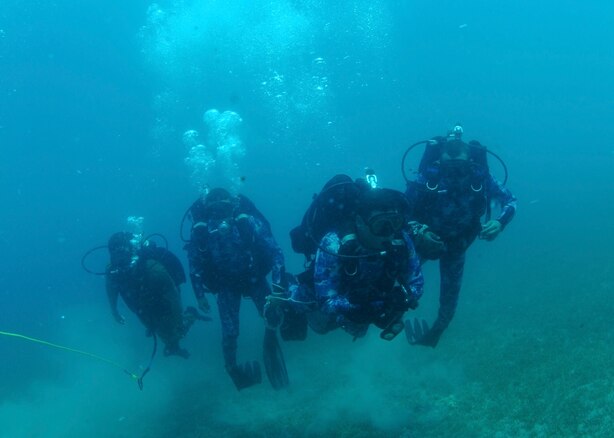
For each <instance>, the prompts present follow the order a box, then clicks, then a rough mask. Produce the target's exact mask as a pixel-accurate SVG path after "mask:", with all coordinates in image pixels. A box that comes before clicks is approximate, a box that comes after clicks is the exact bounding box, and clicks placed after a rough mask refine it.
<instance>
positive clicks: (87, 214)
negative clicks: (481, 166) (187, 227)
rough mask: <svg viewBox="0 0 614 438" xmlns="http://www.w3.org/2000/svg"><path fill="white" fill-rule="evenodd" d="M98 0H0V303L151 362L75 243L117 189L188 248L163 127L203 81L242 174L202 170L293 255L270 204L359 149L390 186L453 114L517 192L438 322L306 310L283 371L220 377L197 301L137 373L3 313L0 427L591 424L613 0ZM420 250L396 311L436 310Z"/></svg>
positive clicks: (180, 180) (250, 342)
mask: <svg viewBox="0 0 614 438" xmlns="http://www.w3.org/2000/svg"><path fill="white" fill-rule="evenodd" d="M115 3H117V4H114V3H113V2H111V3H107V4H103V3H92V4H90V3H88V2H86V3H85V4H84V3H83V2H78V1H74V0H73V1H69V0H58V1H54V2H42V1H29V2H23V1H19V0H3V2H2V6H1V7H0V147H1V149H0V150H1V153H2V157H1V159H0V187H1V188H0V201H1V202H2V206H3V212H4V214H2V215H0V249H1V250H2V256H1V259H0V260H2V269H0V280H1V282H0V284H1V288H0V331H7V332H17V333H23V334H26V335H29V336H34V337H40V338H43V339H46V340H49V341H51V342H57V343H59V344H62V345H67V346H70V347H74V348H79V349H84V350H87V351H91V352H94V353H97V354H101V355H103V356H105V357H108V358H111V359H112V360H114V361H117V362H120V363H121V364H122V366H126V367H128V368H131V369H134V370H138V369H139V366H144V365H146V363H147V359H148V356H149V354H150V348H151V345H150V340H149V339H147V338H145V336H144V334H143V329H142V327H141V326H140V324H139V322H138V320H136V318H135V317H134V316H133V315H131V314H129V313H127V311H126V310H127V309H123V310H124V313H126V316H127V317H128V321H127V325H126V326H119V325H117V324H115V322H114V321H113V320H112V318H111V315H110V312H109V309H108V304H107V302H106V296H105V293H104V285H103V280H102V279H101V278H100V277H96V276H92V275H89V274H87V273H86V272H84V271H83V270H82V269H81V266H80V259H81V256H82V255H83V254H84V253H85V251H87V250H88V249H89V248H91V247H94V246H96V245H101V244H104V243H105V242H106V239H107V238H108V236H109V235H110V234H111V233H113V232H115V231H117V230H120V229H123V228H125V226H126V218H127V217H128V216H129V215H137V216H143V217H144V218H145V219H144V227H145V232H146V233H150V232H160V233H163V234H164V235H165V236H167V238H168V239H169V245H170V249H171V250H173V251H174V252H176V253H177V254H179V255H180V256H181V257H182V260H184V261H185V256H184V252H183V251H182V242H181V241H180V239H179V223H180V220H181V217H182V215H183V213H184V212H185V210H186V208H187V207H188V206H189V205H190V204H191V202H192V201H193V200H194V199H195V198H196V196H198V190H199V187H197V186H196V185H195V184H194V179H193V178H192V174H191V169H190V167H189V166H188V165H187V164H186V163H185V158H186V157H187V156H188V152H189V149H188V148H187V147H186V146H185V145H184V144H183V142H182V136H183V133H184V132H185V131H187V130H190V129H194V130H197V131H199V132H200V133H201V136H202V137H206V126H205V124H204V123H203V120H202V119H203V114H204V113H205V111H207V110H209V109H218V110H219V111H234V112H236V113H237V114H238V115H240V117H241V119H242V123H241V126H240V129H239V130H238V135H239V137H240V141H241V148H243V150H244V156H243V157H239V158H237V159H236V163H234V164H236V167H232V169H231V172H230V173H231V174H232V175H234V177H235V180H232V179H231V178H230V179H224V177H223V176H222V177H218V176H219V175H217V176H215V178H214V177H213V176H212V177H211V178H212V180H211V181H210V184H211V185H229V184H231V183H232V182H233V181H234V182H236V177H240V181H241V182H240V183H239V184H238V186H237V187H236V188H237V189H238V190H239V191H240V192H242V193H244V194H246V195H248V196H249V197H250V198H252V199H253V200H254V201H255V202H256V204H257V205H258V206H259V208H260V209H261V210H262V211H263V212H264V213H265V214H266V216H267V217H268V218H269V219H270V221H271V223H272V225H273V229H274V234H275V236H276V238H277V240H278V241H279V243H280V244H281V245H282V248H283V249H284V251H285V253H286V258H287V263H288V266H289V268H290V270H292V271H294V272H298V271H299V270H300V268H301V266H302V265H301V264H302V260H301V258H300V257H299V256H297V255H295V254H293V253H292V252H291V248H290V242H289V237H288V231H289V230H290V228H292V227H293V226H294V225H296V224H297V223H298V222H299V221H300V219H301V216H302V213H303V212H304V210H305V209H306V207H307V205H308V204H309V201H310V199H311V196H312V195H313V193H315V192H317V191H318V190H319V188H320V187H321V186H322V185H323V183H324V182H325V181H326V180H327V178H329V177H330V176H332V175H333V174H335V173H341V172H343V173H347V174H349V175H352V176H354V177H359V176H362V174H363V171H364V168H365V167H367V166H370V167H373V168H374V169H375V170H376V171H377V173H378V176H379V179H380V182H381V183H382V185H384V186H386V187H392V188H397V189H403V179H402V176H401V172H400V159H401V156H402V154H403V152H404V150H405V148H406V147H407V146H408V145H409V144H411V143H413V142H415V141H419V140H423V139H426V138H429V137H431V136H434V135H441V134H444V133H445V132H446V130H447V129H449V128H450V126H452V125H453V124H454V123H456V122H461V123H462V124H463V126H464V128H465V135H466V136H467V137H468V138H475V139H478V140H480V141H481V142H482V143H484V144H485V145H487V146H488V147H489V148H491V149H492V150H493V151H495V152H496V153H497V154H499V155H501V156H502V157H503V158H504V159H505V161H506V164H507V166H508V168H509V170H510V178H509V181H508V184H507V185H508V187H509V188H510V189H511V190H512V191H513V192H514V194H515V195H516V196H517V197H518V199H519V210H518V214H517V217H516V218H515V219H514V221H513V222H512V224H511V225H510V226H509V227H508V228H507V229H506V230H505V232H504V233H503V234H502V235H501V236H500V237H499V238H498V239H497V241H496V242H494V243H492V244H491V243H485V242H477V243H476V244H475V245H474V246H473V247H472V248H471V250H470V251H469V254H468V261H467V268H466V273H465V281H464V285H463V291H462V292H461V298H460V305H459V310H458V313H457V316H456V318H455V320H454V322H453V323H452V325H451V326H450V328H449V330H448V331H447V332H446V334H445V335H444V338H443V339H442V341H441V343H440V344H439V346H438V347H437V348H436V349H435V350H425V349H420V348H415V347H410V346H409V345H407V344H406V343H405V340H404V339H401V337H399V338H398V339H396V340H395V341H394V342H392V343H389V344H388V343H385V344H384V343H383V342H382V341H380V340H379V338H378V336H377V333H376V332H375V331H373V332H372V333H370V334H369V335H368V336H367V338H366V339H364V340H360V341H357V342H355V343H352V342H351V340H350V339H349V338H348V337H347V336H346V335H345V334H343V333H333V334H330V335H327V336H325V337H322V336H317V335H315V334H313V333H312V334H310V337H309V339H308V340H307V341H306V342H304V343H298V344H285V345H284V346H283V347H284V351H285V354H286V359H287V363H288V368H289V372H290V378H291V380H292V386H291V389H290V390H289V391H283V392H281V393H278V392H274V391H273V390H272V389H271V388H270V386H269V385H268V383H266V382H265V383H263V384H262V385H260V386H259V387H257V388H251V389H248V390H245V391H242V392H241V393H237V392H236V391H235V389H234V388H233V387H232V383H231V382H230V379H228V378H227V376H226V375H225V374H224V372H223V366H222V359H221V348H220V345H219V344H220V333H219V327H218V324H219V322H218V320H217V316H215V317H214V321H213V322H212V323H209V324H208V325H206V326H205V325H201V326H197V327H195V328H194V330H193V331H192V332H190V334H189V335H188V337H187V338H186V341H185V343H186V346H187V348H189V349H190V351H191V352H192V357H191V358H190V360H189V361H187V362H186V361H182V360H181V359H177V358H164V357H161V356H160V357H158V358H156V360H155V362H154V368H153V370H152V372H151V373H150V375H149V376H148V377H147V379H146V384H145V390H144V391H143V392H139V391H138V389H137V387H136V385H135V384H134V382H132V381H131V380H130V378H129V377H128V376H126V375H125V374H123V373H122V372H121V370H119V369H117V368H114V367H113V366H109V365H107V364H104V363H101V362H98V361H95V360H92V359H89V358H86V357H83V356H80V355H76V354H74V353H70V352H66V351H59V350H55V349H52V348H48V347H45V346H42V345H36V344H33V343H30V342H25V341H23V340H19V339H14V338H9V337H5V336H0V358H2V360H1V361H0V425H1V427H0V436H7V437H17V436H24V437H25V436H27V437H39V436H40V437H50V436H52V437H55V436H58V437H60V436H61V437H66V436H83V435H85V434H89V435H93V436H114V437H115V436H117V437H124V436H125V437H128V436H129V437H135V436H136V437H141V436H142V437H145V436H147V437H158V436H159V437H162V436H171V435H175V436H188V437H199V436H214V435H215V436H247V435H255V436H282V435H284V436H315V435H318V436H322V435H331V436H332V434H335V435H338V436H353V437H354V436H358V437H363V436H364V437H370V436H386V437H387V436H403V437H423V436H484V437H491V436H500V437H507V436H510V437H512V436H514V437H516V436H531V437H533V436H544V437H545V436H557V437H558V436H604V437H605V436H610V433H611V430H613V429H614V427H613V426H614V425H613V422H614V383H613V382H614V374H613V371H612V370H613V369H614V354H613V350H614V348H613V347H612V346H613V345H614V342H613V333H614V331H613V329H612V312H613V311H614V304H613V303H614V299H613V292H614V268H613V266H614V265H613V263H612V256H611V247H612V245H613V244H614V221H612V219H611V217H612V214H613V212H614V208H613V207H612V200H613V199H614V183H613V178H612V175H613V171H614V146H613V145H612V142H611V137H612V135H611V129H612V126H611V124H612V120H614V110H613V106H612V104H613V102H614V82H613V81H612V78H613V77H614V55H613V52H612V47H614V30H612V26H611V23H612V19H613V18H614V8H613V7H612V5H611V4H610V2H605V1H597V0H596V1H591V2H577V1H571V0H567V1H558V2H553V1H544V2H501V1H500V2H494V1H492V0H490V1H487V0H482V1H470V2H458V1H451V0H448V1H401V0H396V1H394V0H387V1H386V0H379V1H378V0H375V1H365V0H357V1H347V0H343V1H337V2H331V1H324V0H311V1H307V0H306V1H299V0H294V1H291V0H285V1H283V0H279V1H271V0H268V1H266V0H253V1H250V2H246V1H239V0H230V1H225V2H222V1H215V0H209V1H205V0H193V1H160V2H159V3H157V5H156V4H151V3H150V2H146V1H140V0H138V1H137V0H133V1H130V2H115ZM120 3H126V4H127V6H126V5H121V6H120V5H119V4H120ZM410 158H412V157H410ZM412 159H413V160H415V161H417V160H418V159H419V154H417V155H416V156H414V157H413V158H412ZM220 166H221V164H220ZM494 169H495V170H494V172H495V174H496V175H497V176H498V177H501V176H502V172H501V171H500V170H499V169H498V168H497V167H496V166H495V167H494ZM90 261H91V263H93V265H94V267H101V268H102V267H103V266H104V263H105V260H104V258H103V257H99V256H97V255H94V256H93V257H92V258H91V259H90ZM425 276H426V282H427V284H426V293H425V297H424V299H423V302H422V303H421V306H420V308H419V309H418V311H417V312H416V315H417V316H421V317H425V318H427V319H431V320H432V318H434V316H435V312H436V308H437V299H438V296H437V295H438V294H437V290H438V289H437V288H438V280H437V272H436V266H435V265H434V264H427V265H426V266H425ZM183 298H184V303H187V304H193V303H194V299H193V296H192V293H191V290H190V288H189V287H187V286H184V290H183ZM214 315H215V313H214ZM242 323H243V325H242V335H241V338H240V342H241V346H240V353H239V355H240V360H248V359H249V360H252V359H255V358H258V357H259V355H260V342H261V334H260V333H259V332H260V327H261V321H260V320H259V319H258V318H257V316H256V313H255V311H254V310H253V309H252V308H251V303H249V302H245V303H244V305H243V314H242Z"/></svg>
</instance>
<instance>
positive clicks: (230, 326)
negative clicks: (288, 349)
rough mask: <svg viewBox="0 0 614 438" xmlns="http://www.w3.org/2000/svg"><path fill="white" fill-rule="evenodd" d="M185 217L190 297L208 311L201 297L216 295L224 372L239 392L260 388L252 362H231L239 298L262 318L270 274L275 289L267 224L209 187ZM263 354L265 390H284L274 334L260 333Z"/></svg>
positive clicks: (279, 260) (244, 201)
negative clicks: (188, 232) (188, 229)
mask: <svg viewBox="0 0 614 438" xmlns="http://www.w3.org/2000/svg"><path fill="white" fill-rule="evenodd" d="M189 213H190V215H191V218H192V228H191V235H190V240H189V242H188V243H187V244H186V246H185V249H186V250H187V252H188V259H189V263H190V279H191V281H192V286H193V288H194V293H195V295H196V299H197V301H198V305H199V308H200V309H201V310H203V311H208V310H209V303H208V301H207V298H206V296H205V293H212V294H215V295H216V296H217V305H218V310H219V314H220V322H221V324H222V350H223V354H224V364H225V368H226V371H227V373H228V374H229V376H230V377H231V379H232V381H233V383H234V384H235V386H236V388H237V389H238V390H242V389H244V388H247V387H250V386H252V385H255V384H258V383H260V382H261V381H262V377H261V371H260V364H259V363H258V362H257V361H251V362H246V363H244V364H238V363H237V339H238V337H239V310H240V307H241V299H242V297H246V298H250V299H251V300H252V301H253V302H254V304H255V305H256V309H257V310H258V313H259V314H260V315H261V316H262V311H263V307H264V302H265V297H266V296H267V295H269V294H270V293H271V287H270V286H269V283H268V281H267V278H266V277H267V275H268V274H269V272H270V273H271V277H272V282H273V284H274V285H277V286H276V287H281V286H279V285H280V284H281V283H282V280H283V279H284V277H285V274H284V272H285V269H284V256H283V253H282V251H281V249H280V247H279V245H278V244H277V242H276V241H275V239H274V237H273V234H272V232H271V227H270V224H269V222H268V221H267V220H266V218H265V217H264V216H263V215H262V213H260V211H258V209H257V208H256V207H255V205H254V204H253V203H252V202H251V201H250V200H249V199H248V198H246V197H245V196H242V195H237V196H232V195H231V194H230V193H229V192H228V191H227V190H225V189H223V188H215V189H212V190H210V191H209V193H208V194H207V195H206V196H205V197H200V198H199V199H197V200H196V201H195V202H194V203H193V204H192V206H191V207H190V209H189ZM186 214H187V212H186ZM263 350H264V364H265V370H266V372H267V376H268V378H269V381H270V382H271V385H272V386H273V388H275V389H280V388H283V387H285V386H287V385H288V376H287V372H286V366H285V362H284V360H283V355H282V353H281V349H280V347H279V343H278V340H277V333H276V331H275V330H273V329H270V328H265V334H264V348H263Z"/></svg>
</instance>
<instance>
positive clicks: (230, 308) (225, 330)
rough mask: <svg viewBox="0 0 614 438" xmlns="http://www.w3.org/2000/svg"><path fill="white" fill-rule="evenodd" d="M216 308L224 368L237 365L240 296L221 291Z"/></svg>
mask: <svg viewBox="0 0 614 438" xmlns="http://www.w3.org/2000/svg"><path fill="white" fill-rule="evenodd" d="M217 306H218V310H219V313H220V323H221V324H222V351H223V354H224V364H225V365H226V368H228V367H232V366H236V364H237V339H238V337H239V310H240V308H241V294H240V293H238V292H235V291H223V292H220V293H218V295H217Z"/></svg>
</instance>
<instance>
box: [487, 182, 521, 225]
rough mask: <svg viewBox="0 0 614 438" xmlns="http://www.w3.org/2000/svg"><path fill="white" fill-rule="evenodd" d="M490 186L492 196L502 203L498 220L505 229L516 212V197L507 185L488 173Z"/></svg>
mask: <svg viewBox="0 0 614 438" xmlns="http://www.w3.org/2000/svg"><path fill="white" fill-rule="evenodd" d="M488 188H489V191H490V194H491V197H492V198H493V199H495V200H496V201H497V202H499V203H500V204H501V212H500V213H499V217H497V221H499V222H500V223H501V227H502V228H501V229H502V230H503V229H504V228H505V227H506V226H507V224H509V223H510V222H511V221H512V219H513V218H514V215H515V214H516V205H517V202H516V197H515V196H514V195H513V194H512V192H511V191H510V190H509V189H508V188H507V187H505V186H504V185H503V184H501V183H500V182H498V181H497V180H495V179H494V178H493V176H492V175H488Z"/></svg>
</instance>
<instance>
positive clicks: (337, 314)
mask: <svg viewBox="0 0 614 438" xmlns="http://www.w3.org/2000/svg"><path fill="white" fill-rule="evenodd" d="M408 208H409V206H408V204H407V200H406V199H405V196H404V195H403V193H401V192H398V191H396V190H390V189H383V188H377V186H376V179H373V178H372V179H371V181H369V180H357V181H352V179H351V178H350V177H348V176H346V175H337V176H335V177H333V178H332V179H331V180H330V181H329V182H328V183H327V184H326V185H325V186H324V188H323V190H322V191H321V192H320V194H319V195H318V196H317V197H316V198H315V199H314V202H313V203H312V205H311V206H310V208H309V209H308V211H307V213H306V214H305V216H304V218H303V222H302V223H301V225H299V226H298V227H296V228H295V229H293V230H292V232H291V233H290V236H291V239H292V246H293V249H294V250H295V251H296V252H299V253H303V254H305V256H306V258H307V261H308V269H307V271H306V272H304V273H302V274H300V275H299V276H297V280H298V284H292V282H291V284H290V286H289V289H288V290H287V291H286V292H284V291H280V290H277V291H276V293H274V294H272V295H271V296H269V297H268V298H267V309H266V314H265V317H266V319H267V323H269V324H272V325H280V331H281V334H282V337H284V339H301V338H302V339H304V336H305V331H304V330H305V329H303V330H301V328H300V323H298V322H297V320H296V319H295V318H297V316H298V315H301V314H303V315H304V314H306V319H305V321H306V322H305V324H307V323H308V325H309V327H311V329H312V330H314V331H315V332H316V333H319V334H325V333H327V332H329V331H331V330H334V329H337V328H343V329H344V330H345V331H346V332H347V333H349V334H350V335H351V336H353V337H354V339H356V338H359V337H363V336H364V335H365V334H366V333H367V330H368V328H369V326H370V325H371V324H373V325H375V326H377V327H378V328H380V329H381V330H382V331H381V333H380V337H381V338H382V339H385V340H392V339H394V337H395V336H396V335H397V334H399V333H400V332H402V331H403V328H404V325H403V319H402V318H403V315H404V314H405V312H407V311H408V310H409V309H415V308H416V307H417V306H418V300H419V299H420V297H421V296H422V291H423V278H422V273H421V270H420V261H419V258H418V257H417V255H416V252H415V251H414V246H413V243H412V240H411V238H410V235H409V229H408V227H407V219H408V216H407V214H408ZM288 319H291V320H290V321H288ZM298 321H300V319H299V320H298ZM293 332H294V333H296V332H298V333H301V335H299V336H293ZM286 333H287V334H286Z"/></svg>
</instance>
